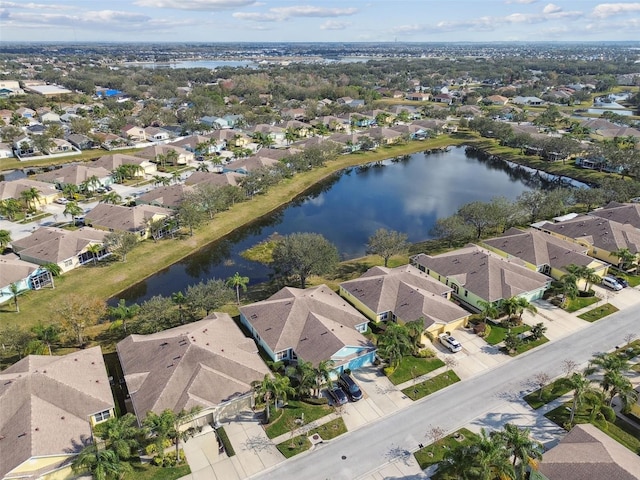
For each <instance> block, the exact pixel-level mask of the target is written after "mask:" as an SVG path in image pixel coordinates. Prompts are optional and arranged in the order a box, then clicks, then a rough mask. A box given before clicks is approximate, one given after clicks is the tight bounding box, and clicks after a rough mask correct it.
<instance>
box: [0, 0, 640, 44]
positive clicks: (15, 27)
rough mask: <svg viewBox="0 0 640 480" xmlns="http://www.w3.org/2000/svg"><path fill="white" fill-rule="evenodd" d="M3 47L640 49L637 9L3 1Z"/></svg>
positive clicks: (400, 1) (586, 3) (585, 1)
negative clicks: (509, 45)
mask: <svg viewBox="0 0 640 480" xmlns="http://www.w3.org/2000/svg"><path fill="white" fill-rule="evenodd" d="M0 40H1V41H3V42H7V41H53V42H55V41H139V42H157V41H177V42H179V41H187V42H189V41H192V42H226V41H234V42H236V41H245V42H254V41H258V42H309V41H317V42H327V41H329V42H331V41H337V42H359V41H364V42H387V41H395V40H397V41H398V42H401V41H411V42H453V41H470V42H487V41H614V40H640V2H615V3H604V2H601V1H600V2H599V1H593V0H555V1H554V2H549V1H546V0H387V1H380V0H340V1H333V0H299V1H298V0H110V1H103V0H40V1H37V0H35V1H30V0H12V1H5V0H0Z"/></svg>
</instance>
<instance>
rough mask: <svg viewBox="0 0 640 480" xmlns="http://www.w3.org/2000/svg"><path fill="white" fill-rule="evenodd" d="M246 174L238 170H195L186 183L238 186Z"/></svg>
mask: <svg viewBox="0 0 640 480" xmlns="http://www.w3.org/2000/svg"><path fill="white" fill-rule="evenodd" d="M242 178H244V175H242V174H241V173H236V172H226V173H212V172H193V173H192V174H191V175H190V176H189V177H188V178H187V179H186V180H185V182H184V183H185V185H199V184H201V183H207V184H211V185H216V186H219V187H224V186H226V185H232V186H234V187H237V186H238V183H239V182H240V180H241V179H242Z"/></svg>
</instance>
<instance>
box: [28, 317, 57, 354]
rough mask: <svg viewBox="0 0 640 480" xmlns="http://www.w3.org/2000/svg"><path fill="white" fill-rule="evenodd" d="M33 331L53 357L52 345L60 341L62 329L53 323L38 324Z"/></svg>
mask: <svg viewBox="0 0 640 480" xmlns="http://www.w3.org/2000/svg"><path fill="white" fill-rule="evenodd" d="M31 331H32V332H33V333H34V335H35V336H36V338H37V339H38V340H39V341H40V342H42V343H43V345H44V346H45V347H46V348H47V351H48V352H49V355H52V352H51V345H52V344H53V343H56V342H57V341H58V340H59V339H60V327H59V326H58V325H56V324H53V323H50V324H48V325H44V324H43V323H42V322H38V323H37V324H36V325H34V326H33V327H32V328H31Z"/></svg>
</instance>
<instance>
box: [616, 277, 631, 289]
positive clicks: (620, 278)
mask: <svg viewBox="0 0 640 480" xmlns="http://www.w3.org/2000/svg"><path fill="white" fill-rule="evenodd" d="M616 280H617V282H618V283H619V284H620V285H621V286H622V288H627V287H628V286H629V282H627V280H626V279H624V278H622V277H616Z"/></svg>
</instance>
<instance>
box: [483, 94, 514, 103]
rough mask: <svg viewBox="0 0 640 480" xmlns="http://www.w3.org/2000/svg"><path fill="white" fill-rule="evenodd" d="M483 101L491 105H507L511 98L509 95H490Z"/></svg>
mask: <svg viewBox="0 0 640 480" xmlns="http://www.w3.org/2000/svg"><path fill="white" fill-rule="evenodd" d="M483 102H485V103H487V104H489V105H506V104H507V103H509V99H508V98H507V97H503V96H502V95H489V96H488V97H486V98H484V99H483Z"/></svg>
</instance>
